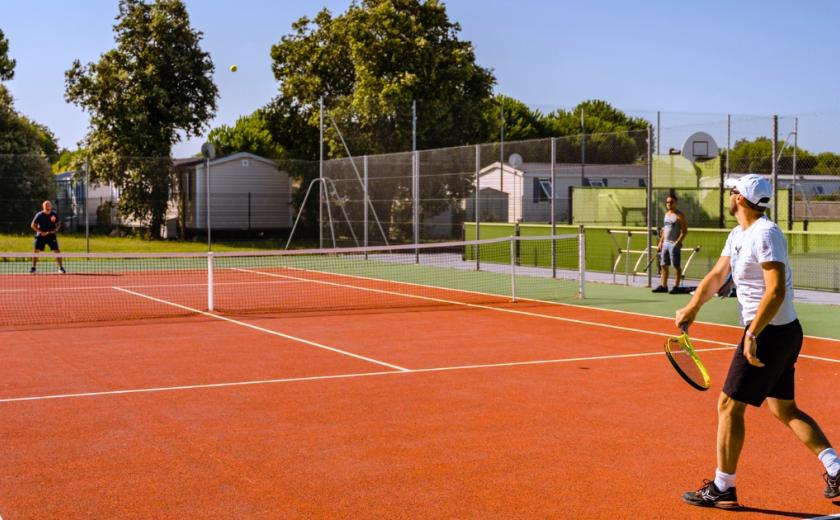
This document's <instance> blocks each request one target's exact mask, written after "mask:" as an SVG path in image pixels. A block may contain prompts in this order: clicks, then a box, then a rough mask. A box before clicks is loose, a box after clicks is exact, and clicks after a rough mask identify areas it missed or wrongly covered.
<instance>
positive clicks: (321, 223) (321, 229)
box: [318, 96, 324, 249]
mask: <svg viewBox="0 0 840 520" xmlns="http://www.w3.org/2000/svg"><path fill="white" fill-rule="evenodd" d="M318 105H319V107H320V111H321V113H320V118H319V119H320V121H319V129H320V131H319V137H318V179H320V180H321V183H322V184H323V180H324V98H323V96H322V97H321V99H320V100H319V101H318ZM318 247H319V248H321V249H323V247H324V197H323V190H321V189H319V190H318Z"/></svg>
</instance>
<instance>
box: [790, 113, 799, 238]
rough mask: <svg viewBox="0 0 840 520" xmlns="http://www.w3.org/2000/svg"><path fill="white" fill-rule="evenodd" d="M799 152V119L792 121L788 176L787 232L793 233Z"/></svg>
mask: <svg viewBox="0 0 840 520" xmlns="http://www.w3.org/2000/svg"><path fill="white" fill-rule="evenodd" d="M798 151H799V118H798V117H797V118H794V120H793V167H792V169H791V176H790V179H791V180H790V194H789V195H788V197H789V198H790V204H789V205H788V206H790V215H788V230H789V231H793V219H794V217H795V216H796V156H797V155H798Z"/></svg>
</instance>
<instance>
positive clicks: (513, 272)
mask: <svg viewBox="0 0 840 520" xmlns="http://www.w3.org/2000/svg"><path fill="white" fill-rule="evenodd" d="M518 245H519V243H518V241H517V240H516V237H513V236H512V237H510V301H512V302H515V301H516V250H517V249H518V247H517V246H518Z"/></svg>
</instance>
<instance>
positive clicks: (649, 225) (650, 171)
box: [628, 125, 659, 287]
mask: <svg viewBox="0 0 840 520" xmlns="http://www.w3.org/2000/svg"><path fill="white" fill-rule="evenodd" d="M658 130H659V129H658V128H657V131H658ZM652 135H653V132H652V131H651V128H650V125H648V129H647V142H648V147H647V190H646V193H645V196H646V199H647V211H646V212H645V213H647V215H646V216H647V233H646V235H647V239H646V240H645V247H646V248H647V250H646V251H647V253H648V254H650V248H651V245H652V244H651V240H650V235H651V233H652V232H653V214H652V213H653V158H652V157H651V147H652V144H653V143H652V142H651V137H652ZM628 249H629V247H628ZM629 254H630V253H628V258H629ZM652 282H653V271H652V267H651V265H650V264H648V268H647V286H648V287H650V286H651V285H652Z"/></svg>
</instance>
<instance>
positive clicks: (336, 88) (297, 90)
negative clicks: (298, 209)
mask: <svg viewBox="0 0 840 520" xmlns="http://www.w3.org/2000/svg"><path fill="white" fill-rule="evenodd" d="M292 29H293V33H292V34H289V35H286V36H283V37H282V38H281V40H280V42H279V43H277V44H276V45H274V46H273V47H272V49H271V57H272V60H273V65H272V67H273V71H274V75H275V77H276V78H277V80H278V81H279V82H280V95H279V98H278V99H279V101H278V102H277V103H276V105H277V106H278V107H280V108H281V110H280V111H279V114H282V115H284V116H289V115H290V112H296V115H294V116H292V119H293V120H301V119H305V120H306V121H307V123H308V126H309V127H310V128H314V129H315V130H316V131H317V129H318V123H319V122H318V116H319V114H318V102H319V99H320V98H322V97H323V99H324V103H325V106H326V108H327V110H328V111H329V114H330V116H331V117H332V118H333V119H334V120H335V122H336V124H337V126H338V127H339V129H340V130H341V133H342V136H343V137H344V139H345V140H346V142H347V144H348V146H349V148H350V151H351V153H352V154H354V155H357V156H359V155H363V154H380V153H388V152H401V151H406V150H410V149H411V148H412V102H414V101H416V103H417V146H418V148H421V149H422V148H437V147H445V146H454V145H461V144H465V143H470V142H473V143H475V142H480V141H482V140H484V139H485V138H486V136H487V121H486V119H485V117H484V112H485V109H486V107H487V103H488V100H489V99H490V97H491V94H492V86H493V84H494V81H495V80H494V78H493V75H492V73H491V72H490V71H489V70H488V69H485V68H482V67H480V66H479V65H478V64H477V63H476V59H475V53H474V50H473V47H472V44H471V43H469V42H466V41H461V40H459V38H458V34H459V32H460V30H461V28H460V26H459V25H458V24H457V23H453V22H452V21H450V20H449V17H448V16H447V13H446V8H445V6H444V5H443V4H442V3H441V2H438V1H436V0H428V1H420V0H361V1H359V2H354V3H352V4H351V5H350V7H349V8H348V9H347V11H346V12H344V13H343V14H341V15H339V16H333V15H332V14H331V13H330V12H329V11H328V10H326V9H325V10H322V11H321V12H319V13H318V14H317V15H316V16H315V18H314V19H312V20H310V19H309V18H305V17H304V18H301V19H299V20H298V21H297V22H295V23H294V24H293V26H292ZM302 135H305V136H306V137H307V138H311V134H308V135H307V134H302ZM316 135H317V134H316ZM275 138H277V136H275ZM287 138H291V139H292V140H293V141H295V140H296V139H297V137H296V136H294V135H289V134H287V135H286V136H284V137H283V138H281V139H279V142H280V144H281V145H283V146H284V147H285V148H286V149H287V151H289V152H291V151H292V150H293V149H297V150H306V149H307V147H305V146H301V145H299V144H297V143H295V142H289V141H286V139H287ZM325 140H326V141H327V145H328V147H327V153H328V156H329V157H341V156H344V155H345V150H344V147H343V145H342V143H341V141H340V136H339V135H338V133H337V132H336V131H335V129H334V128H333V125H332V124H331V122H330V120H329V119H327V121H326V135H325ZM310 142H314V143H315V144H316V147H315V148H314V149H312V148H311V147H310V148H308V149H309V150H311V151H313V152H314V154H312V155H307V156H303V157H301V158H306V159H313V160H314V159H317V157H318V156H317V136H316V138H315V140H314V141H310ZM308 170H309V173H308V176H307V177H304V178H302V179H301V180H300V181H301V184H302V185H303V186H305V185H307V184H308V183H309V176H311V175H313V174H314V172H312V171H311V169H308ZM403 173H404V172H402V171H399V172H398V171H394V172H393V174H394V175H393V177H394V178H397V179H403V180H401V181H396V182H390V183H387V186H385V183H378V184H377V185H376V186H372V192H371V198H373V199H376V200H381V201H386V202H383V203H382V205H381V206H380V207H377V213H378V214H379V217H380V219H382V220H383V221H390V220H391V213H392V212H398V213H399V212H404V211H406V209H405V208H408V207H409V205H407V204H405V203H402V202H399V201H400V200H401V199H404V198H405V197H406V194H407V193H410V184H409V182H410V176H406V175H403ZM437 180H438V182H437V183H436V184H437V186H435V187H434V189H433V191H434V192H435V193H443V194H447V195H448V196H449V197H459V196H460V194H461V193H462V192H463V190H464V183H463V182H461V178H460V177H459V176H455V175H453V176H451V178H447V177H446V176H441V177H439V178H438V179H437ZM428 189H431V188H428ZM430 198H437V199H438V200H436V201H431V202H428V203H427V206H424V208H423V209H424V214H425V213H430V214H434V213H436V212H438V211H439V210H440V209H441V207H443V206H444V205H445V204H446V203H445V200H441V198H440V197H430ZM309 216H310V217H311V215H309ZM394 220H395V221H404V220H407V219H406V218H404V215H398V216H396V217H394ZM408 220H410V219H408Z"/></svg>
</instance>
